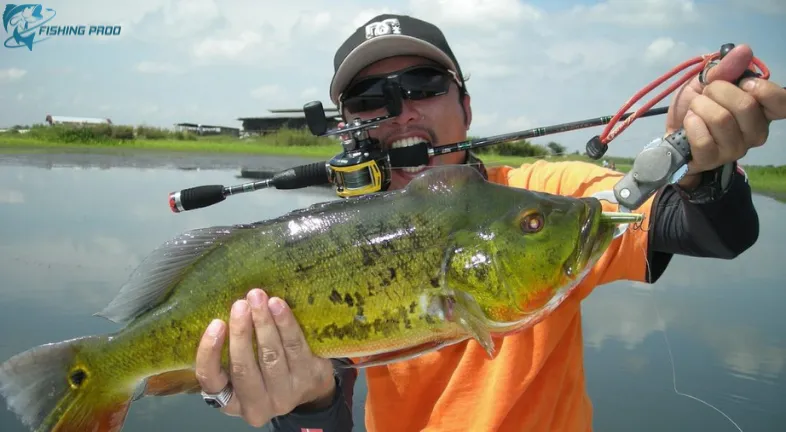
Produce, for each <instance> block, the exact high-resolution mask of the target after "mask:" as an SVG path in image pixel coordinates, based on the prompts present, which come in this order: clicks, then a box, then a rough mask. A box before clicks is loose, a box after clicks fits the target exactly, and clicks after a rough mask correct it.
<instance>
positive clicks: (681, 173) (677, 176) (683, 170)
mask: <svg viewBox="0 0 786 432" xmlns="http://www.w3.org/2000/svg"><path fill="white" fill-rule="evenodd" d="M685 174H688V164H685V165H683V166H681V167H679V168H677V171H674V174H672V176H671V179H670V180H669V183H677V182H678V181H680V180H682V178H683V177H685Z"/></svg>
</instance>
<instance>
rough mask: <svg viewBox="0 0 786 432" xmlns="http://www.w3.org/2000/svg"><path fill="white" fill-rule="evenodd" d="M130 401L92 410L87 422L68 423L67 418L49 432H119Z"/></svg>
mask: <svg viewBox="0 0 786 432" xmlns="http://www.w3.org/2000/svg"><path fill="white" fill-rule="evenodd" d="M130 405H131V401H130V400H128V401H124V402H121V403H119V404H114V405H105V406H103V407H102V408H103V409H102V410H100V411H99V410H94V411H93V412H92V413H91V415H92V417H90V418H89V421H88V422H85V421H84V420H81V421H74V422H69V421H67V420H69V419H70V418H69V417H63V420H62V421H61V422H60V423H58V424H56V425H55V426H54V427H53V428H52V431H51V432H85V431H88V430H89V431H100V432H120V431H121V430H122V429H123V424H124V423H125V421H126V417H127V416H128V408H129V406H130Z"/></svg>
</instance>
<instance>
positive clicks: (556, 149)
mask: <svg viewBox="0 0 786 432" xmlns="http://www.w3.org/2000/svg"><path fill="white" fill-rule="evenodd" d="M546 147H548V148H549V150H551V154H553V155H564V154H565V150H567V149H566V148H565V146H563V145H560V144H558V143H555V142H554V141H551V142H550V143H548V144H547V145H546Z"/></svg>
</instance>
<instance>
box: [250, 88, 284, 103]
mask: <svg viewBox="0 0 786 432" xmlns="http://www.w3.org/2000/svg"><path fill="white" fill-rule="evenodd" d="M285 95H286V91H285V90H284V89H283V88H281V87H280V86H277V85H263V86H259V87H257V88H255V89H253V90H251V97H253V98H254V99H266V100H270V99H282V98H284V96H285Z"/></svg>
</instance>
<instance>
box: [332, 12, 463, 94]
mask: <svg viewBox="0 0 786 432" xmlns="http://www.w3.org/2000/svg"><path fill="white" fill-rule="evenodd" d="M401 55H415V56H420V57H424V58H427V59H430V60H433V61H435V62H437V63H439V64H441V65H442V66H444V67H445V68H447V69H449V70H452V71H453V72H455V73H456V76H457V78H458V80H459V81H460V82H461V86H462V87H464V77H463V75H462V73H461V68H460V67H459V63H458V60H456V57H455V56H454V55H453V51H452V50H451V49H450V45H448V41H447V40H446V39H445V35H444V34H442V31H441V30H440V29H439V28H438V27H437V26H435V25H434V24H431V23H429V22H426V21H423V20H420V19H417V18H413V17H411V16H407V15H395V14H382V15H377V16H375V17H374V18H371V19H370V20H368V21H367V22H366V23H365V24H363V25H361V26H360V27H358V28H357V30H355V32H354V33H352V35H351V36H350V37H349V38H348V39H347V40H346V41H345V42H344V43H343V44H342V45H341V47H339V49H338V51H336V55H335V57H334V58H333V66H334V68H335V73H334V75H333V80H332V81H331V83H330V100H331V101H333V103H334V104H336V105H337V106H338V104H339V102H338V99H339V95H341V93H342V92H343V91H344V90H345V89H346V87H347V85H349V83H350V82H351V81H352V79H353V78H354V77H355V75H357V74H358V73H359V72H360V71H361V70H362V69H364V68H365V67H367V66H368V65H370V64H372V63H374V62H376V61H379V60H382V59H384V58H388V57H393V56H401Z"/></svg>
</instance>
